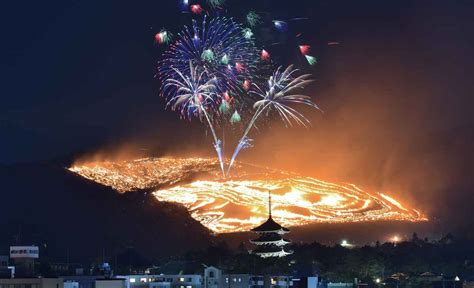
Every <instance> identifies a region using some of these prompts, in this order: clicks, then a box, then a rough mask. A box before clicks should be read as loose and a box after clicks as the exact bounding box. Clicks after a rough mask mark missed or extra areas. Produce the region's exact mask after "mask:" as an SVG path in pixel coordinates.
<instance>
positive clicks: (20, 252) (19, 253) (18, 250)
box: [10, 246, 39, 259]
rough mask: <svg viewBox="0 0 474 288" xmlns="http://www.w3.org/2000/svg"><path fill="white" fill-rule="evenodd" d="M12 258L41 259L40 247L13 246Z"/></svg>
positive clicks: (11, 249) (11, 248) (11, 250)
mask: <svg viewBox="0 0 474 288" xmlns="http://www.w3.org/2000/svg"><path fill="white" fill-rule="evenodd" d="M10 258H33V259H37V258H39V248H38V246H11V247H10Z"/></svg>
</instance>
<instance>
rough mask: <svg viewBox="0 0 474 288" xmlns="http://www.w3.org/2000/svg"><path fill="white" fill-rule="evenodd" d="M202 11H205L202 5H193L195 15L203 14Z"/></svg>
mask: <svg viewBox="0 0 474 288" xmlns="http://www.w3.org/2000/svg"><path fill="white" fill-rule="evenodd" d="M202 11H204V10H203V9H202V7H201V5H199V4H194V5H191V12H193V13H194V14H201V13H202Z"/></svg>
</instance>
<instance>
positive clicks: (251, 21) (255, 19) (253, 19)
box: [245, 11, 261, 27]
mask: <svg viewBox="0 0 474 288" xmlns="http://www.w3.org/2000/svg"><path fill="white" fill-rule="evenodd" d="M245 20H246V22H247V24H248V25H249V26H250V27H255V26H257V25H258V24H259V23H260V22H261V20H260V16H259V15H258V14H257V13H256V12H255V11H250V12H249V13H247V16H245Z"/></svg>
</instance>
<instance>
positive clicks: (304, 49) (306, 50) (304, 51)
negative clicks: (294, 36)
mask: <svg viewBox="0 0 474 288" xmlns="http://www.w3.org/2000/svg"><path fill="white" fill-rule="evenodd" d="M310 50H311V46H309V45H300V52H301V54H303V55H308V53H309V51H310Z"/></svg>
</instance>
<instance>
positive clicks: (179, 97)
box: [164, 62, 225, 174]
mask: <svg viewBox="0 0 474 288" xmlns="http://www.w3.org/2000/svg"><path fill="white" fill-rule="evenodd" d="M189 66H190V68H189V70H190V75H187V76H185V75H183V74H182V73H181V72H180V71H179V70H176V73H177V74H178V75H179V77H180V78H179V79H174V78H169V79H167V80H166V81H165V85H164V89H168V88H170V87H172V88H173V89H174V90H176V94H174V95H173V96H172V97H170V99H169V101H168V104H171V105H172V107H173V109H178V110H180V111H181V115H186V116H188V117H190V116H191V115H197V116H201V115H204V117H205V119H206V121H207V124H208V125H209V129H211V132H212V136H213V137H214V148H215V149H216V153H217V157H218V159H219V162H220V165H221V169H222V173H223V174H225V173H224V159H223V155H222V148H221V140H219V139H218V138H217V135H216V132H215V129H214V125H213V123H212V120H211V118H210V117H209V114H208V112H206V109H207V107H208V106H213V105H214V104H215V103H216V98H217V97H218V94H216V93H215V90H216V89H215V80H214V79H207V78H206V77H205V76H204V75H205V72H204V71H202V72H200V71H198V69H197V67H193V65H192V63H191V62H190V63H189Z"/></svg>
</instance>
